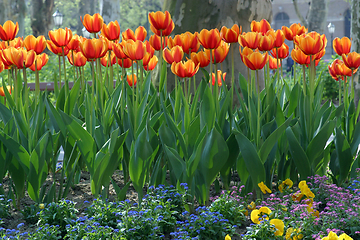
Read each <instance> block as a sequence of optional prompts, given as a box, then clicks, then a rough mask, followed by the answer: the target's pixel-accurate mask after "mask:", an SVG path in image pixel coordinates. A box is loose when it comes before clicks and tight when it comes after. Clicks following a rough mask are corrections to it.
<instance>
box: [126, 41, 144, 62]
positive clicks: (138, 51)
mask: <svg viewBox="0 0 360 240" xmlns="http://www.w3.org/2000/svg"><path fill="white" fill-rule="evenodd" d="M123 51H124V53H125V55H126V56H128V57H129V58H130V59H131V60H133V61H136V60H141V59H143V57H144V55H145V53H146V46H145V45H144V43H143V42H141V41H140V40H136V41H135V42H134V41H133V40H131V39H130V40H128V41H126V43H125V45H124V48H123Z"/></svg>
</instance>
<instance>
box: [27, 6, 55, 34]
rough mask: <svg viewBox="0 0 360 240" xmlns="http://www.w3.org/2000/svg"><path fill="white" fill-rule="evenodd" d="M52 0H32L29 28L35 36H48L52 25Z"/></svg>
mask: <svg viewBox="0 0 360 240" xmlns="http://www.w3.org/2000/svg"><path fill="white" fill-rule="evenodd" d="M53 12H54V0H32V18H31V29H32V31H33V35H34V36H35V37H37V36H40V35H44V36H46V37H47V36H48V31H49V30H50V29H51V27H52V21H53V17H52V15H53Z"/></svg>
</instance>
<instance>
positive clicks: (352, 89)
mask: <svg viewBox="0 0 360 240" xmlns="http://www.w3.org/2000/svg"><path fill="white" fill-rule="evenodd" d="M351 71H352V70H351ZM354 89H355V86H354V74H353V73H352V72H351V99H350V100H353V99H354V95H355V90H354Z"/></svg>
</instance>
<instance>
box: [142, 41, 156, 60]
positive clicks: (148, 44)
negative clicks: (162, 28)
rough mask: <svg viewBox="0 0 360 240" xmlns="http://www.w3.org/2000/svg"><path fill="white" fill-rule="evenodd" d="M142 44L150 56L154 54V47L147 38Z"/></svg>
mask: <svg viewBox="0 0 360 240" xmlns="http://www.w3.org/2000/svg"><path fill="white" fill-rule="evenodd" d="M144 45H145V49H146V52H148V53H150V54H151V57H152V56H154V53H155V49H154V48H153V47H152V46H151V44H150V42H149V41H148V40H146V41H145V42H144Z"/></svg>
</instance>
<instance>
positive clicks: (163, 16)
mask: <svg viewBox="0 0 360 240" xmlns="http://www.w3.org/2000/svg"><path fill="white" fill-rule="evenodd" d="M149 22H150V24H151V26H153V28H155V29H156V30H159V31H162V30H165V29H167V28H168V27H169V25H170V24H171V22H172V20H171V16H170V13H169V12H168V11H165V12H161V11H157V12H151V13H149ZM163 36H164V35H163Z"/></svg>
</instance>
